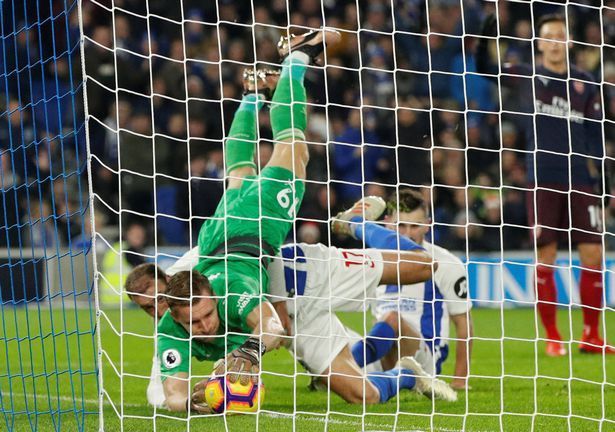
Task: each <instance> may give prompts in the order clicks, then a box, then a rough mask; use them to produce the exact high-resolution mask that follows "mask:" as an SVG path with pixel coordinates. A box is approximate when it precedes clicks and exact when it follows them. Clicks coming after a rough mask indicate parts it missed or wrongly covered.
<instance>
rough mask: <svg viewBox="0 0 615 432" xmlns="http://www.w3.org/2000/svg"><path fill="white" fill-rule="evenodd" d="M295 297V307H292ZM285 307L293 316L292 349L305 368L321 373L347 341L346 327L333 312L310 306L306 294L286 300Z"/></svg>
mask: <svg viewBox="0 0 615 432" xmlns="http://www.w3.org/2000/svg"><path fill="white" fill-rule="evenodd" d="M295 301H296V302H297V303H296V306H297V309H296V310H293V309H294V304H295ZM288 311H289V313H290V314H291V316H294V319H293V335H294V339H293V348H292V350H291V352H292V353H293V354H294V356H295V358H296V359H297V361H298V362H299V363H301V365H302V366H303V367H304V368H305V369H306V370H307V371H308V372H310V373H312V374H314V375H320V374H322V373H323V372H324V371H325V370H327V369H328V368H329V366H330V365H331V363H332V362H333V360H334V359H335V357H337V355H338V354H339V353H340V352H341V351H342V350H343V349H344V347H346V346H348V345H349V344H350V342H351V339H350V337H349V336H348V333H347V329H346V327H344V325H343V324H342V322H341V321H340V320H339V318H338V317H337V315H335V314H334V313H330V312H329V311H325V310H319V309H317V308H315V307H313V305H312V300H311V299H308V298H302V297H297V298H296V299H295V300H289V301H288Z"/></svg>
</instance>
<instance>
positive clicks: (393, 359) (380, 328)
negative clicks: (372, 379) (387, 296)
mask: <svg viewBox="0 0 615 432" xmlns="http://www.w3.org/2000/svg"><path fill="white" fill-rule="evenodd" d="M420 342H421V336H420V334H418V333H417V332H416V331H414V330H413V329H412V327H411V326H410V325H409V324H408V323H407V322H406V320H404V319H403V318H402V317H401V315H400V314H399V313H397V312H396V311H390V312H387V313H385V314H384V315H383V316H382V317H381V318H380V319H378V321H377V322H376V323H375V324H374V326H373V327H372V328H371V329H370V331H369V333H368V335H367V336H366V337H365V338H364V339H362V340H360V341H358V342H356V343H355V344H354V345H352V348H351V352H352V356H353V357H354V359H355V361H356V363H357V364H358V365H359V366H360V367H364V366H365V365H368V364H370V363H373V362H375V361H378V360H380V362H381V363H382V368H383V369H384V370H387V369H392V368H393V367H394V366H395V364H396V363H397V362H398V361H399V359H400V358H401V357H408V356H413V355H414V354H415V353H416V352H417V350H418V349H419V346H420Z"/></svg>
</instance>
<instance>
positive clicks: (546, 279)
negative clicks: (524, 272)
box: [536, 265, 562, 340]
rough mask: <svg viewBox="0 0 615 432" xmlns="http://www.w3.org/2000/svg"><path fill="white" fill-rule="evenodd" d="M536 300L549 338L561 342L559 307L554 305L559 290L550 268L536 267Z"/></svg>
mask: <svg viewBox="0 0 615 432" xmlns="http://www.w3.org/2000/svg"><path fill="white" fill-rule="evenodd" d="M536 298H537V300H538V303H537V308H538V314H539V315H540V320H541V321H542V325H543V326H544V327H545V330H546V332H547V338H548V339H555V340H561V339H562V338H561V336H560V334H559V331H558V330H557V320H556V313H557V306H556V305H555V304H554V303H555V302H556V301H557V290H556V288H555V277H554V276H553V269H552V268H550V267H545V266H541V265H539V266H537V267H536ZM543 302H551V303H543Z"/></svg>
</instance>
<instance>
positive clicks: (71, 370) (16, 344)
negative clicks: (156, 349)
mask: <svg viewBox="0 0 615 432" xmlns="http://www.w3.org/2000/svg"><path fill="white" fill-rule="evenodd" d="M78 17H79V15H78V13H77V2H76V1H65V2H46V3H45V2H38V3H35V2H19V1H5V2H2V3H1V4H0V28H1V33H2V42H1V44H0V46H1V49H2V55H1V57H0V58H1V60H0V64H1V65H2V66H1V69H0V70H1V72H0V73H1V74H2V79H1V82H2V103H1V106H2V108H1V109H0V111H1V113H0V118H1V120H0V137H1V138H0V141H1V142H2V144H1V145H0V182H1V196H2V201H1V203H2V204H1V207H2V211H1V212H0V215H1V216H0V217H1V222H0V347H1V348H0V351H1V352H2V354H0V429H2V430H9V431H13V430H15V431H17V430H21V431H25V430H32V431H34V430H75V431H83V430H86V429H87V430H90V429H91V428H92V427H96V425H97V419H98V413H99V409H98V407H99V401H98V398H97V394H98V368H97V359H96V339H95V338H96V333H95V331H96V316H95V311H96V309H95V302H94V290H93V283H92V281H93V262H92V253H91V250H92V248H91V224H90V206H89V202H90V198H89V192H88V178H87V162H86V157H87V152H86V134H85V129H84V115H83V82H82V79H81V74H80V68H79V64H80V55H79V52H80V50H79V42H80V33H79V26H78V24H77V23H78Z"/></svg>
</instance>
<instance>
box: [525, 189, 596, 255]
mask: <svg viewBox="0 0 615 432" xmlns="http://www.w3.org/2000/svg"><path fill="white" fill-rule="evenodd" d="M545 188H547V189H549V190H545ZM534 205H535V207H536V214H534ZM527 211H528V221H529V223H530V226H531V227H533V228H534V235H535V236H536V243H537V245H538V246H544V245H546V244H548V243H553V242H557V241H558V240H560V239H568V235H569V233H570V241H571V243H573V244H578V243H601V242H602V233H603V227H602V222H603V206H602V200H601V199H600V198H599V197H597V196H595V195H593V191H592V189H591V188H590V187H588V186H576V187H575V190H573V191H569V190H568V187H562V186H561V185H546V186H545V185H543V186H541V187H540V188H537V190H536V191H533V190H532V191H528V192H527ZM571 218H572V221H571Z"/></svg>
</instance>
